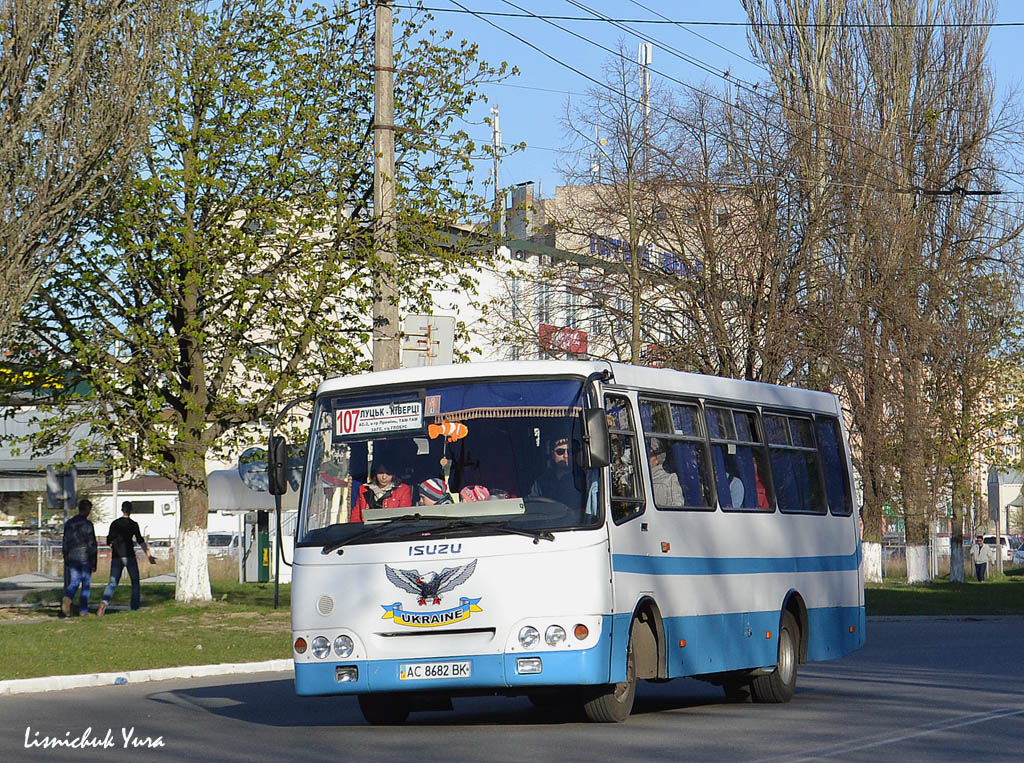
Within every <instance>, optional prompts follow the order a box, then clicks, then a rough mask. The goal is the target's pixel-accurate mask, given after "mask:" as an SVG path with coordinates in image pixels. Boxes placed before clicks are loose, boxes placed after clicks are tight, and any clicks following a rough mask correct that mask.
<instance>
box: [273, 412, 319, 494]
mask: <svg viewBox="0 0 1024 763" xmlns="http://www.w3.org/2000/svg"><path fill="white" fill-rule="evenodd" d="M313 398H314V395H303V396H302V397H297V398H295V399H294V400H292V401H291V402H290V403H288V404H287V405H285V407H284V408H282V409H281V412H280V413H278V414H277V418H275V419H274V423H273V424H271V425H270V441H269V442H268V443H267V481H268V482H269V485H268V486H267V492H268V493H270V494H271V495H284V494H285V493H287V492H288V441H287V440H286V439H285V438H284V437H282V436H280V435H275V434H274V430H275V429H277V427H278V426H280V425H281V422H282V421H283V420H284V417H285V415H286V414H287V413H288V411H290V410H291V409H292V408H294V407H295V406H296V405H299V404H300V403H306V402H310V401H312V400H313Z"/></svg>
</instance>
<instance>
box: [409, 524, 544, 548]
mask: <svg viewBox="0 0 1024 763" xmlns="http://www.w3.org/2000/svg"><path fill="white" fill-rule="evenodd" d="M463 529H473V530H477V529H483V530H496V531H497V532H500V533H505V534H507V535H523V536H525V537H527V538H533V542H534V543H540V542H541V541H542V540H550V541H553V540H554V539H555V536H554V535H553V534H552V533H551V531H549V530H524V529H521V528H518V527H510V526H509V525H508V522H471V521H469V520H467V519H459V520H455V521H454V522H446V523H445V524H443V525H441V526H440V527H432V528H430V529H429V530H425V531H424V533H432V532H438V531H443V530H463Z"/></svg>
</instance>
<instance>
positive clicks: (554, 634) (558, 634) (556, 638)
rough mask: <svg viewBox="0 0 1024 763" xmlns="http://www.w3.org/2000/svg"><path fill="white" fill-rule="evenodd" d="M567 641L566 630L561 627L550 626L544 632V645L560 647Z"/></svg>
mask: <svg viewBox="0 0 1024 763" xmlns="http://www.w3.org/2000/svg"><path fill="white" fill-rule="evenodd" d="M563 641H565V628H563V627H562V626H561V625H549V626H548V629H547V630H546V631H544V643H545V644H547V645H548V646H558V645H559V644H561V643H562V642H563Z"/></svg>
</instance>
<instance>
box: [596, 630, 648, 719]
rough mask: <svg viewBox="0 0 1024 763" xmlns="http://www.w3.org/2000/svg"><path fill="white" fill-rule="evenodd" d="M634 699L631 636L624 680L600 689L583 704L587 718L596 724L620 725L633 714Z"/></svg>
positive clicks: (634, 667) (634, 666)
mask: <svg viewBox="0 0 1024 763" xmlns="http://www.w3.org/2000/svg"><path fill="white" fill-rule="evenodd" d="M635 697H636V662H635V661H634V659H633V636H632V634H630V637H629V648H628V650H627V652H626V680H625V681H623V682H622V683H617V684H609V685H608V686H604V687H602V690H601V692H600V693H599V694H597V695H596V696H594V697H592V698H591V699H588V700H586V701H585V702H584V703H583V711H584V712H585V713H586V714H587V718H589V719H590V720H592V721H595V722H597V723H622V722H623V721H624V720H626V719H627V718H628V717H629V715H630V713H632V712H633V700H634V699H635Z"/></svg>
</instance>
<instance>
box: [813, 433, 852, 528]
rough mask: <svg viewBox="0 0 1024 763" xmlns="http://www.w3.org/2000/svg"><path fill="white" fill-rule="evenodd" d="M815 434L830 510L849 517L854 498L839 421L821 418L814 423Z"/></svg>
mask: <svg viewBox="0 0 1024 763" xmlns="http://www.w3.org/2000/svg"><path fill="white" fill-rule="evenodd" d="M814 433H815V434H816V435H817V436H818V453H819V454H821V467H822V473H823V474H824V475H825V493H826V495H827V496H828V506H829V510H830V511H831V512H832V513H833V514H836V515H838V516H844V517H848V516H850V514H852V513H853V498H852V497H851V496H850V480H849V479H848V476H847V471H846V454H845V453H843V433H842V430H841V429H840V427H839V420H838V419H830V418H821V417H819V418H818V419H816V420H815V422H814Z"/></svg>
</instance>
